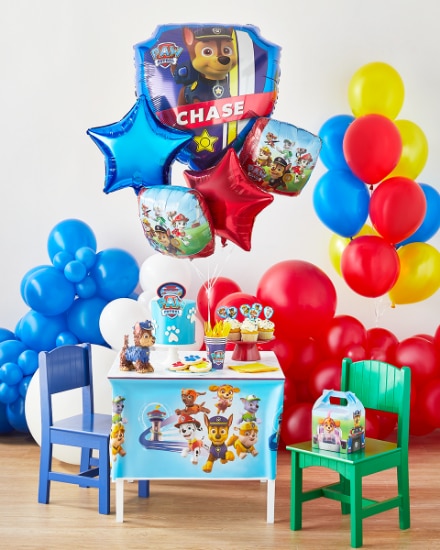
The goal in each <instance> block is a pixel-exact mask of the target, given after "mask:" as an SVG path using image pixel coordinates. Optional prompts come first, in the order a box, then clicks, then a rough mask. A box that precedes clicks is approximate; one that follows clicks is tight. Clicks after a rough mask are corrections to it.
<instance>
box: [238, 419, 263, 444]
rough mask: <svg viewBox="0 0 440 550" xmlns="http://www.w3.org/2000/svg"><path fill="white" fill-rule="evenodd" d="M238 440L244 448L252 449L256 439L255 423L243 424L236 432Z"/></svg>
mask: <svg viewBox="0 0 440 550" xmlns="http://www.w3.org/2000/svg"><path fill="white" fill-rule="evenodd" d="M235 429H237V428H235ZM238 439H239V440H240V441H241V443H242V444H243V445H244V446H245V447H252V445H255V443H256V442H257V439H258V426H257V425H256V423H255V422H243V424H241V425H240V428H239V431H238Z"/></svg>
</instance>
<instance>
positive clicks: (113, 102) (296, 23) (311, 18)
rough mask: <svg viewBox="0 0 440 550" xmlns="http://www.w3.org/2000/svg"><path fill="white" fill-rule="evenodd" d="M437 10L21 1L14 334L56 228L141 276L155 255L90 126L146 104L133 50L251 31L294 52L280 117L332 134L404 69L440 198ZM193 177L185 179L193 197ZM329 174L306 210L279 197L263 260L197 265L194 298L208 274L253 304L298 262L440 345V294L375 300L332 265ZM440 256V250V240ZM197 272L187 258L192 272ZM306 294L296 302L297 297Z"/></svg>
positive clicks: (9, 176) (0, 146)
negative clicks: (372, 69) (157, 42)
mask: <svg viewBox="0 0 440 550" xmlns="http://www.w3.org/2000/svg"><path fill="white" fill-rule="evenodd" d="M439 16H440V3H438V1H437V0H420V1H419V2H414V1H412V0H387V1H386V2H384V1H383V0H369V1H368V2H354V1H352V0H333V1H332V2H328V1H325V0H322V1H319V0H314V1H310V0H309V1H307V2H299V1H297V0H279V1H278V2H276V3H273V4H271V3H268V2H267V1H264V2H263V1H262V0H240V2H237V1H236V0H222V2H220V3H218V4H207V3H206V2H202V1H198V0H191V1H190V2H182V1H177V0H168V1H167V2H165V3H153V2H148V1H147V0H126V1H125V2H121V1H117V0H39V1H38V2H34V1H33V0H15V1H14V2H5V1H4V2H2V6H1V19H0V60H1V86H0V110H1V118H0V158H1V164H0V209H1V210H0V212H1V215H0V231H1V240H0V258H1V278H0V295H1V305H0V327H4V328H9V329H11V330H14V329H15V325H16V323H17V322H18V320H19V319H20V318H21V316H23V315H24V314H25V313H26V312H27V311H28V307H27V306H26V304H25V303H24V302H23V300H22V298H21V296H20V282H21V280H22V278H23V276H24V274H25V273H26V272H27V271H28V270H29V269H31V268H33V267H35V266H37V265H42V264H48V263H49V258H48V255H47V251H46V246H47V237H48V235H49V232H50V230H51V229H52V228H53V227H54V226H55V225H56V224H57V223H58V222H60V221H62V220H63V219H67V218H79V219H81V220H83V221H85V222H86V223H87V224H89V225H90V226H91V227H92V229H93V231H94V233H95V235H96V238H97V241H98V250H103V249H106V248H111V247H119V248H123V249H125V250H127V251H128V252H130V253H131V254H133V255H134V256H135V258H136V259H137V260H138V262H139V264H142V262H143V261H144V260H145V259H146V258H147V257H149V256H150V255H151V254H153V251H152V249H151V247H150V246H149V245H148V243H147V241H146V240H145V238H144V236H143V232H142V229H141V225H140V222H139V219H138V216H137V205H136V199H135V195H134V193H133V190H132V189H124V190H121V191H117V192H114V193H111V194H109V195H106V194H104V193H103V185H104V174H105V172H104V157H103V155H102V154H101V152H100V151H99V150H98V148H97V147H96V146H95V145H94V144H93V142H92V141H91V139H90V138H89V137H88V136H87V135H86V131H87V129H88V128H91V127H96V126H101V125H106V124H110V123H112V122H117V121H119V120H120V119H121V118H122V117H123V116H124V115H125V114H126V113H127V112H128V111H129V110H130V108H131V107H132V105H133V104H134V102H135V93H134V77H135V70H134V62H133V46H134V44H137V43H139V42H142V41H144V40H146V39H148V38H150V36H151V35H152V34H153V33H154V31H155V29H156V27H157V26H158V25H163V24H167V23H204V22H216V23H230V24H237V25H238V24H240V25H241V24H251V25H254V26H256V27H258V28H259V29H260V33H261V35H262V36H263V37H264V38H265V39H267V40H269V41H271V42H274V43H276V44H278V45H280V46H281V48H282V52H281V63H280V66H281V80H280V87H279V99H278V102H277V105H276V109H275V111H274V113H273V118H275V119H277V120H281V121H284V122H288V123H291V124H294V125H296V126H299V127H302V128H305V129H306V130H309V131H311V132H313V133H318V131H319V129H320V127H321V126H322V124H323V123H324V122H325V121H326V120H327V119H328V118H330V117H332V116H334V115H337V114H343V113H345V114H351V112H350V108H349V104H348V99H347V89H348V83H349V81H350V79H351V77H352V75H353V74H354V72H355V71H356V70H357V69H358V68H360V67H361V66H363V65H364V64H366V63H369V62H371V61H384V62H386V63H389V64H390V65H392V66H393V67H394V68H395V69H396V70H397V71H398V72H399V74H400V75H401V77H402V79H403V81H404V84H405V102H404V105H403V109H402V111H401V113H400V114H399V118H405V119H408V120H411V121H413V122H415V123H416V124H417V125H418V126H419V127H420V128H421V129H422V130H423V131H424V133H425V135H426V137H427V139H428V144H429V151H430V152H429V158H428V162H427V164H426V166H425V168H424V170H423V172H422V173H421V174H420V177H419V178H418V181H419V182H420V183H422V182H423V183H427V184H429V185H431V186H433V187H435V188H436V189H438V190H440V181H439V180H440V155H439V154H438V152H439V151H440V132H439V127H440V110H439V108H438V96H439V90H440V71H439V69H438V58H439V57H440V40H439V38H438V20H439ZM182 169H183V167H182V166H181V165H176V166H174V168H173V180H172V183H174V184H184V180H183V178H182V175H181V172H182ZM325 170H326V169H325V167H324V166H323V165H322V163H318V166H317V168H316V170H315V172H314V175H313V176H312V178H311V180H310V181H309V183H308V184H307V186H306V187H305V189H304V191H303V192H302V194H301V195H300V196H299V197H296V198H292V197H281V196H276V197H275V200H274V202H273V203H272V204H271V205H270V206H269V207H267V208H266V209H265V210H263V212H261V213H260V214H259V215H258V216H257V217H256V219H255V225H254V231H253V236H252V250H251V251H250V252H244V251H242V250H241V249H240V248H237V247H235V245H232V244H231V245H230V246H229V247H226V249H221V247H220V246H217V249H216V252H215V254H214V255H213V256H211V257H209V258H206V259H204V260H202V259H198V260H195V261H194V264H195V265H196V267H197V270H195V271H194V278H193V283H192V288H191V293H192V294H193V295H195V293H196V292H197V289H198V288H199V286H200V285H201V283H202V282H203V281H204V280H205V276H207V274H208V272H210V273H212V271H213V270H214V269H219V268H220V269H221V275H223V276H225V277H229V278H232V279H234V280H235V281H236V282H237V283H239V284H240V285H241V287H242V290H243V291H244V292H249V293H255V292H256V289H257V285H258V282H259V280H260V278H261V276H262V275H263V274H264V272H265V271H266V270H267V269H268V268H269V267H270V266H272V265H274V264H275V263H277V262H279V261H283V260H286V259H301V260H306V261H309V262H312V263H313V264H315V265H316V266H318V267H320V268H321V269H322V270H323V271H324V272H325V273H326V274H327V275H328V276H329V277H330V278H331V279H332V281H333V283H334V285H335V288H336V290H337V295H338V307H337V314H348V315H353V316H354V317H356V318H357V319H359V320H360V321H361V322H362V323H364V325H365V326H366V328H371V327H373V326H382V327H384V328H387V329H388V330H391V331H392V332H394V333H395V334H396V336H397V337H398V338H399V339H403V338H406V337H409V336H413V335H415V334H420V333H427V334H431V335H432V334H434V332H435V330H436V328H437V327H438V325H439V323H440V315H439V311H440V307H439V306H440V292H437V293H436V294H435V295H434V296H433V297H431V298H429V299H428V300H425V301H423V302H419V303H417V304H412V305H404V306H397V307H396V308H395V309H392V308H391V307H390V303H389V300H388V299H387V298H386V297H385V298H382V299H377V300H374V299H371V298H363V297H361V296H359V295H357V294H355V293H354V292H353V291H351V290H350V289H349V288H348V287H347V285H346V284H345V283H344V281H343V280H342V279H341V278H340V277H339V275H338V274H337V273H336V271H335V270H334V268H333V267H332V265H331V262H330V258H329V240H330V237H331V232H330V230H328V229H327V228H326V227H325V226H324V225H323V224H322V223H321V221H320V220H319V218H318V217H317V215H316V213H315V211H314V208H313V203H312V196H313V188H314V185H315V183H316V182H317V180H318V178H319V176H320V175H321V174H322V173H324V172H325ZM429 242H430V244H432V245H433V246H435V247H436V248H437V249H440V235H439V234H437V235H436V236H435V237H434V238H433V239H431V241H429ZM182 261H186V260H182ZM292 292H294V289H292Z"/></svg>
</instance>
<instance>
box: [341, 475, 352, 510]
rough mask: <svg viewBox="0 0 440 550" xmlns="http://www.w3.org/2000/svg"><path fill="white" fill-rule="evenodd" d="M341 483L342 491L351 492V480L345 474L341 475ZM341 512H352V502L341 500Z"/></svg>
mask: <svg viewBox="0 0 440 550" xmlns="http://www.w3.org/2000/svg"><path fill="white" fill-rule="evenodd" d="M339 483H340V484H341V492H342V493H343V494H344V495H349V494H350V482H349V481H348V479H347V478H346V477H344V476H343V475H339ZM341 512H342V513H343V514H349V513H350V504H348V503H346V502H341Z"/></svg>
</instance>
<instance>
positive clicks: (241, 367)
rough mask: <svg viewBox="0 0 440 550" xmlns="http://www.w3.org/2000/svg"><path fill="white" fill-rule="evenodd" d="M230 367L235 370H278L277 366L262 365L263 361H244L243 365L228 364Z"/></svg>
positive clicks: (254, 371) (250, 371) (251, 371)
mask: <svg viewBox="0 0 440 550" xmlns="http://www.w3.org/2000/svg"><path fill="white" fill-rule="evenodd" d="M228 368H230V369H232V370H235V371H237V372H249V373H256V372H272V371H275V370H280V369H279V367H271V366H269V365H264V364H263V363H246V364H244V365H229V367H228Z"/></svg>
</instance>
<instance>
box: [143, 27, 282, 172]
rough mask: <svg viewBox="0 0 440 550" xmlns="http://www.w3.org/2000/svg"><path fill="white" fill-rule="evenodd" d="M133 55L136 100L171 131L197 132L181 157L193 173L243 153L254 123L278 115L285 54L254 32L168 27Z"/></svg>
mask: <svg viewBox="0 0 440 550" xmlns="http://www.w3.org/2000/svg"><path fill="white" fill-rule="evenodd" d="M134 50H135V66H136V92H137V95H138V96H143V95H144V96H145V97H146V98H147V101H148V103H149V105H150V106H151V109H152V111H153V113H154V116H155V117H156V118H157V119H158V120H160V121H161V122H163V123H164V124H166V125H167V126H169V127H171V128H180V129H181V130H191V131H193V132H194V137H193V139H192V140H191V141H190V142H189V143H188V144H187V146H186V147H184V148H183V149H182V150H181V151H179V154H178V156H177V160H179V161H180V162H183V163H185V164H188V165H189V166H190V168H192V169H193V170H204V169H206V168H210V167H212V166H214V165H215V164H217V162H218V161H219V160H220V159H221V158H222V157H223V156H224V154H225V153H226V151H227V149H228V148H229V147H230V146H232V147H234V149H235V150H237V151H238V150H239V148H240V147H241V145H242V144H243V141H244V138H245V137H246V134H247V133H248V132H249V130H250V129H251V127H252V124H253V122H254V121H255V119H256V118H258V117H262V116H269V115H270V114H271V112H272V111H273V108H274V106H275V101H276V99H277V94H278V79H279V68H278V62H279V57H280V50H281V48H280V47H279V46H276V45H274V44H271V43H270V42H268V41H266V40H264V39H263V38H262V37H261V36H260V35H259V31H258V29H257V28H256V27H253V26H251V25H246V26H236V25H223V24H202V25H201V24H186V25H163V26H159V27H158V28H157V29H156V32H155V34H154V35H153V37H152V38H151V39H149V40H147V41H145V42H142V43H139V44H137V45H135V46H134Z"/></svg>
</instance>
